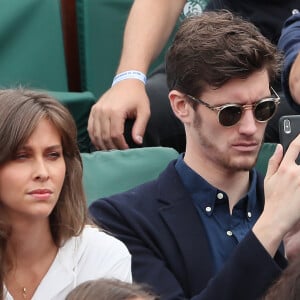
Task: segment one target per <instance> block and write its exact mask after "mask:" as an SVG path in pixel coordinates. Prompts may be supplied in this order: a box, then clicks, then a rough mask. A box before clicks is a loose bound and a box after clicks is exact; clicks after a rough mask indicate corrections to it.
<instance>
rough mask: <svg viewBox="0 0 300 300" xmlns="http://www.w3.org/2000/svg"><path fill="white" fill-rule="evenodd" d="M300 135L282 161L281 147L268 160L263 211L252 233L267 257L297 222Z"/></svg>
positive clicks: (299, 207) (299, 182)
mask: <svg viewBox="0 0 300 300" xmlns="http://www.w3.org/2000/svg"><path fill="white" fill-rule="evenodd" d="M299 152H300V135H299V136H298V137H297V138H296V139H295V140H294V141H293V142H292V143H291V144H290V146H289V148H288V150H287V152H286V154H285V155H284V157H283V149H282V146H281V145H277V148H276V151H275V153H274V154H273V156H272V157H271V159H270V161H269V165H268V171H267V174H266V177H265V182H264V188H265V207H264V211H263V213H262V215H261V216H260V218H259V219H258V220H257V222H256V224H255V225H254V227H253V232H254V234H255V235H256V236H257V238H258V239H259V240H260V242H261V243H262V245H263V246H264V247H265V249H266V250H267V251H268V252H269V254H270V255H271V256H274V254H275V252H276V250H277V249H278V247H279V244H280V242H281V241H282V239H283V238H284V236H285V235H286V234H287V233H288V232H289V231H290V230H293V229H294V228H295V226H296V224H297V223H299V222H300V166H298V165H297V164H296V162H295V160H296V158H297V157H298V154H299Z"/></svg>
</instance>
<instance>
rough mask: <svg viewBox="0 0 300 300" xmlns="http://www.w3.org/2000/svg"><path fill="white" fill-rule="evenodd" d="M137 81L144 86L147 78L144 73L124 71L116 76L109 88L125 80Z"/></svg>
mask: <svg viewBox="0 0 300 300" xmlns="http://www.w3.org/2000/svg"><path fill="white" fill-rule="evenodd" d="M132 78H133V79H138V80H140V81H142V82H143V83H144V84H146V81H147V77H146V75H145V74H144V73H142V72H140V71H136V70H130V71H125V72H122V73H119V74H117V75H116V76H115V77H114V80H113V83H112V85H111V86H113V85H115V84H116V83H118V82H120V81H122V80H125V79H132Z"/></svg>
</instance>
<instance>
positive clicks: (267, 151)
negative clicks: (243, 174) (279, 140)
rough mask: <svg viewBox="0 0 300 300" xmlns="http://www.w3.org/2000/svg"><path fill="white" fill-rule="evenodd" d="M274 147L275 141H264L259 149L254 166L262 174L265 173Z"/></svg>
mask: <svg viewBox="0 0 300 300" xmlns="http://www.w3.org/2000/svg"><path fill="white" fill-rule="evenodd" d="M275 148H276V144H275V143H264V144H263V146H262V148H261V150H260V153H259V155H258V159H257V162H256V166H255V167H256V169H257V170H258V171H260V172H261V173H262V174H263V175H265V174H266V172H267V167H268V163H269V159H270V157H271V156H272V155H273V153H274V151H275Z"/></svg>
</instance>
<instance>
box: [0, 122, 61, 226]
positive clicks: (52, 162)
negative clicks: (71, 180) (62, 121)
mask: <svg viewBox="0 0 300 300" xmlns="http://www.w3.org/2000/svg"><path fill="white" fill-rule="evenodd" d="M65 173H66V165H65V160H64V156H63V148H62V143H61V136H60V134H59V132H58V131H57V129H56V128H55V127H54V125H53V124H52V123H51V122H50V121H49V120H47V119H43V120H42V121H41V122H40V123H39V124H38V126H37V127H36V129H35V130H34V131H33V133H32V135H31V136H30V138H29V139H28V141H27V142H26V143H25V145H24V146H23V147H22V148H20V149H18V151H17V153H15V154H14V157H13V159H12V160H10V161H8V162H6V163H5V164H3V165H2V166H0V209H1V214H2V216H3V217H5V218H6V219H7V221H9V222H11V223H12V222H13V220H15V218H20V217H21V218H47V217H48V216H49V215H50V213H51V212H52V210H53V208H54V206H55V205H56V203H57V201H58V198H59V194H60V192H61V189H62V186H63V182H64V178H65Z"/></svg>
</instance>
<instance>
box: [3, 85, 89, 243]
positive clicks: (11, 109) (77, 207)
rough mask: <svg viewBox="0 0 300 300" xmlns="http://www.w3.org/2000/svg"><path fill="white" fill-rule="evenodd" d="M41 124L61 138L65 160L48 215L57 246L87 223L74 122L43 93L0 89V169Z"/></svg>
mask: <svg viewBox="0 0 300 300" xmlns="http://www.w3.org/2000/svg"><path fill="white" fill-rule="evenodd" d="M45 120H46V121H47V122H44V121H45ZM41 124H44V125H45V124H46V125H47V124H48V125H47V126H48V127H47V128H50V129H52V131H53V132H54V134H55V135H57V136H58V139H60V141H61V146H62V155H63V159H64V163H65V173H64V174H65V176H64V181H63V184H62V188H61V193H60V195H59V198H58V201H57V203H56V205H55V207H54V208H53V210H52V212H51V214H50V216H49V221H50V228H51V233H52V235H53V239H54V242H55V243H56V244H57V245H58V246H60V245H61V244H62V243H63V242H64V241H65V240H66V239H68V238H70V237H71V236H74V235H77V234H79V233H80V232H81V231H82V229H83V226H84V224H85V222H86V202H85V196H84V192H83V186H82V164H81V158H80V153H79V150H78V147H77V131H76V125H75V122H74V120H73V118H72V116H71V114H70V113H69V111H68V110H67V109H66V108H65V107H64V106H63V105H62V104H60V103H59V102H58V101H56V100H55V99H53V98H51V97H50V96H48V95H46V94H44V93H41V92H35V91H30V90H25V89H21V88H19V89H7V90H0V147H1V152H0V172H1V166H4V165H5V164H7V163H8V162H10V161H11V160H13V159H14V158H15V156H16V153H17V152H18V151H19V149H20V148H22V147H23V146H24V145H25V144H26V143H27V141H28V140H29V139H30V137H31V136H32V134H33V132H36V129H37V128H39V126H42V125H41ZM49 126H50V127H49ZM45 134H46V133H45ZM1 221H2V222H3V220H1Z"/></svg>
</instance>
